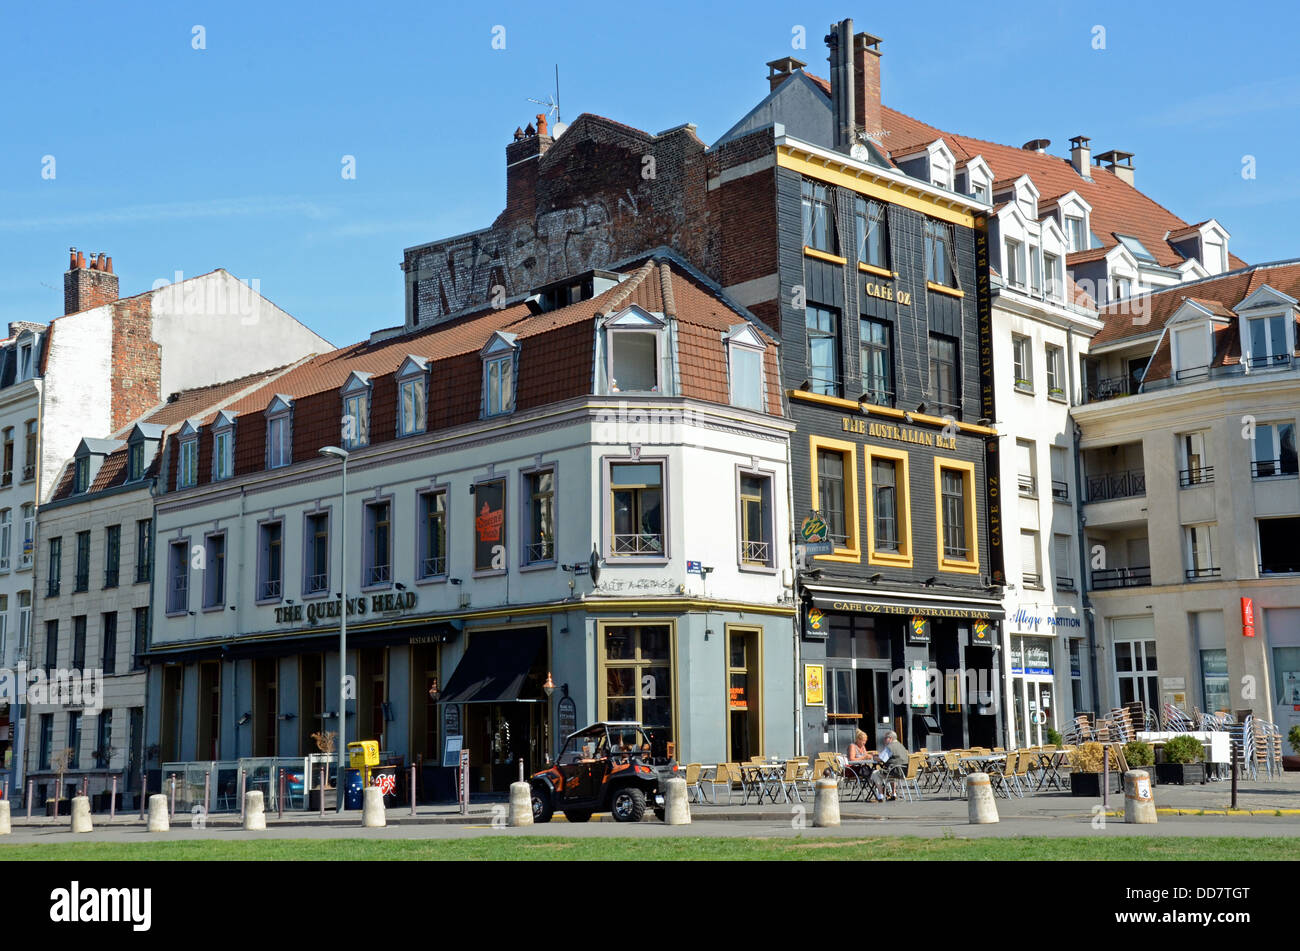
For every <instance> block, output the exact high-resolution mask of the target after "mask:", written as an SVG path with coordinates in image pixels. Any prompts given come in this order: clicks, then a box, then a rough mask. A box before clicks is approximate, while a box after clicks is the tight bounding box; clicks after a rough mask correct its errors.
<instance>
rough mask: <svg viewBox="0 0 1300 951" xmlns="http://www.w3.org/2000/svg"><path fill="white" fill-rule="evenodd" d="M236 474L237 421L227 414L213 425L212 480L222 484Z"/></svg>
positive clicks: (219, 414)
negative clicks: (223, 480) (222, 481)
mask: <svg viewBox="0 0 1300 951" xmlns="http://www.w3.org/2000/svg"><path fill="white" fill-rule="evenodd" d="M234 474H235V420H234V417H233V416H231V415H229V414H228V413H226V412H224V411H223V412H221V413H218V414H217V418H216V420H215V421H214V422H213V424H212V478H213V480H214V481H217V482H220V481H221V480H222V479H229V478H230V477H231V476H233V475H234Z"/></svg>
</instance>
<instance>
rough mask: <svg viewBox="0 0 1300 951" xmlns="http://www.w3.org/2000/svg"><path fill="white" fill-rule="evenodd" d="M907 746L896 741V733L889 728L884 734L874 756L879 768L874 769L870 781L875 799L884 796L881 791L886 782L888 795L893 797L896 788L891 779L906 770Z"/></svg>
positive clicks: (883, 789)
mask: <svg viewBox="0 0 1300 951" xmlns="http://www.w3.org/2000/svg"><path fill="white" fill-rule="evenodd" d="M907 755H908V754H907V747H906V746H904V745H903V744H902V743H900V742H898V734H897V733H895V732H894V731H893V730H890V731H889V732H888V733H886V734H885V743H884V745H883V746H882V747H881V748H880V754H879V755H878V756H877V757H876V759H877V761H878V762H879V763H880V764H881V767H882V768H881V769H878V770H876V772H875V774H873V775H872V777H871V782H872V784H873V785H875V786H876V787H877V788H876V799H877V800H879V799H882V798H884V797H883V795H882V793H884V791H885V787H886V784H888V797H889V798H890V799H894V798H895V796H896V794H897V790H896V789H895V786H894V782H893V780H894V779H895V778H897V777H898V776H901V775H902V774H903V773H905V772H906V771H907Z"/></svg>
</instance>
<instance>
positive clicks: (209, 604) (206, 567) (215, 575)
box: [203, 532, 226, 608]
mask: <svg viewBox="0 0 1300 951" xmlns="http://www.w3.org/2000/svg"><path fill="white" fill-rule="evenodd" d="M203 549H204V555H203V607H204V608H223V607H225V606H226V534H225V532H221V533H218V534H214V535H208V536H206V537H205V538H204V539H203Z"/></svg>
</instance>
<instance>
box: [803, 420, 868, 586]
mask: <svg viewBox="0 0 1300 951" xmlns="http://www.w3.org/2000/svg"><path fill="white" fill-rule="evenodd" d="M809 452H810V455H811V457H812V458H811V461H812V465H813V471H812V480H811V482H812V486H811V488H812V500H811V502H812V508H813V510H814V511H816V512H818V513H820V515H821V517H822V519H823V520H825V522H826V527H827V530H828V535H829V541H830V542H831V544H832V545H833V546H834V549H833V551H832V554H830V555H818V556H817V557H818V558H825V559H830V560H832V561H835V560H839V561H857V560H858V559H859V558H860V557H861V554H862V549H861V543H860V542H859V540H858V491H857V481H858V460H857V447H856V446H855V445H854V444H853V443H851V442H843V441H840V440H838V439H824V438H822V437H821V436H810V437H809Z"/></svg>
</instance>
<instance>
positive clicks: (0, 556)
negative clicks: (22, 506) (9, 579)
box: [0, 509, 14, 571]
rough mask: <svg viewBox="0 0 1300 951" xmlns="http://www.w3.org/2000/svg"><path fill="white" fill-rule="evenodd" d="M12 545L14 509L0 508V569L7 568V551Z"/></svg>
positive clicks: (6, 569)
mask: <svg viewBox="0 0 1300 951" xmlns="http://www.w3.org/2000/svg"><path fill="white" fill-rule="evenodd" d="M13 545H14V510H13V509H0V571H8V570H9V553H10V552H11V551H12V550H13Z"/></svg>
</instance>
